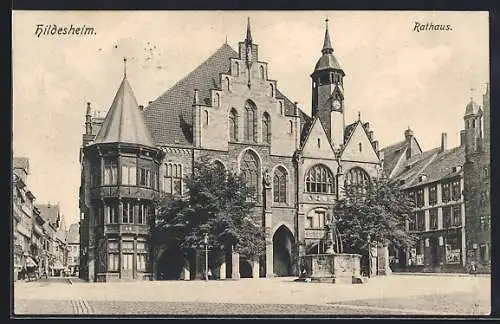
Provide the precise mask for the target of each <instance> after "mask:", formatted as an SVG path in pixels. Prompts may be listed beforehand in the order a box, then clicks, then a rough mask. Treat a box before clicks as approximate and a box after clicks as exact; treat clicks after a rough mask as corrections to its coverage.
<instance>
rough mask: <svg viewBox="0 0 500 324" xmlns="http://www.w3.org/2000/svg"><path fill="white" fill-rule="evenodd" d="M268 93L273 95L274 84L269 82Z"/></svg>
mask: <svg viewBox="0 0 500 324" xmlns="http://www.w3.org/2000/svg"><path fill="white" fill-rule="evenodd" d="M269 95H270V96H271V97H274V85H273V84H272V83H270V84H269Z"/></svg>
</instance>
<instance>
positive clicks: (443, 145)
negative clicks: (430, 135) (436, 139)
mask: <svg viewBox="0 0 500 324" xmlns="http://www.w3.org/2000/svg"><path fill="white" fill-rule="evenodd" d="M447 142H448V141H447V135H446V133H442V134H441V152H444V151H446V149H447V144H448V143H447Z"/></svg>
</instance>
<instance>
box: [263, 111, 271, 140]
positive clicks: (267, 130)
mask: <svg viewBox="0 0 500 324" xmlns="http://www.w3.org/2000/svg"><path fill="white" fill-rule="evenodd" d="M262 141H263V142H265V143H269V144H271V117H269V114H268V113H267V112H265V113H264V115H263V116H262Z"/></svg>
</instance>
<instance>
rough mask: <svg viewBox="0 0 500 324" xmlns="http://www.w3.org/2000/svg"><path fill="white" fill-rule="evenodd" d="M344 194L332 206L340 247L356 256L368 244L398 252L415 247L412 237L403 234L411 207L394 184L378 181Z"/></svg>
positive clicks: (351, 188) (406, 198)
mask: <svg viewBox="0 0 500 324" xmlns="http://www.w3.org/2000/svg"><path fill="white" fill-rule="evenodd" d="M344 190H345V197H344V198H343V199H340V200H339V201H338V202H337V204H336V205H335V206H334V213H335V215H336V216H337V220H336V226H337V228H338V230H339V232H340V234H341V236H342V240H343V245H344V247H347V248H348V249H349V250H351V251H356V252H359V251H366V250H367V249H368V241H371V242H378V243H382V244H387V243H391V244H392V245H394V246H395V247H397V248H401V249H406V248H408V247H410V246H412V245H413V244H414V243H415V239H416V237H414V235H412V234H411V233H409V232H407V231H406V221H407V220H410V214H411V210H412V208H413V207H414V203H413V201H412V200H411V199H410V198H409V197H407V195H406V194H405V193H404V192H402V191H401V190H400V189H399V188H398V187H397V186H396V185H395V184H393V183H389V182H388V181H387V180H386V179H381V180H373V181H372V182H371V183H370V185H369V186H367V187H365V188H360V187H356V186H346V188H345V189H344Z"/></svg>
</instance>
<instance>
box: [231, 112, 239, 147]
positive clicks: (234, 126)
mask: <svg viewBox="0 0 500 324" xmlns="http://www.w3.org/2000/svg"><path fill="white" fill-rule="evenodd" d="M229 138H230V141H237V140H238V113H237V112H236V109H234V108H233V109H231V112H230V113H229Z"/></svg>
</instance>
